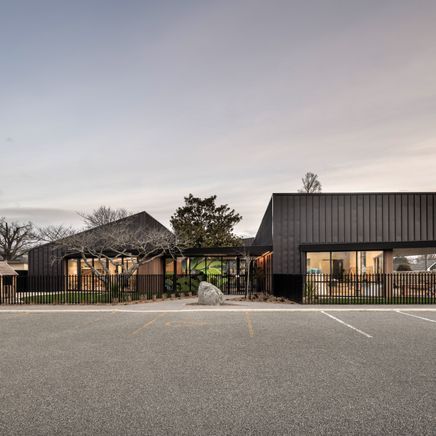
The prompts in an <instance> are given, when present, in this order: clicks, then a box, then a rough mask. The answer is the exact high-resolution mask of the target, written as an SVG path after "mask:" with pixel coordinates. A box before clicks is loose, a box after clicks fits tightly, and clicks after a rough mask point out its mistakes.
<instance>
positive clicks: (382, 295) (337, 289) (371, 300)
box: [303, 272, 436, 304]
mask: <svg viewBox="0 0 436 436" xmlns="http://www.w3.org/2000/svg"><path fill="white" fill-rule="evenodd" d="M303 302H304V303H306V304H436V274H435V273H410V272H405V273H393V274H341V275H331V274H307V275H306V276H305V280H304V285H303Z"/></svg>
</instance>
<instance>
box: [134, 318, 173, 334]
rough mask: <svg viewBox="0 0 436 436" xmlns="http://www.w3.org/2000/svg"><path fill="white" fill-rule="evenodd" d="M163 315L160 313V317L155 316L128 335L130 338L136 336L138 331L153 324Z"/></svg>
mask: <svg viewBox="0 0 436 436" xmlns="http://www.w3.org/2000/svg"><path fill="white" fill-rule="evenodd" d="M164 315H165V313H161V314H160V315H158V316H156V318H153V319H152V320H151V321H148V322H146V323H145V324H144V325H143V326H141V327H139V328H138V329H136V330H134V331H133V332H132V333H130V336H134V335H136V334H138V333H139V332H140V331H142V330H144V329H145V328H147V327H148V326H150V325H152V324H154V323H155V322H156V321H157V320H158V319H159V318H162V317H163V316H164Z"/></svg>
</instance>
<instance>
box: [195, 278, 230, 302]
mask: <svg viewBox="0 0 436 436" xmlns="http://www.w3.org/2000/svg"><path fill="white" fill-rule="evenodd" d="M198 304H204V305H207V306H219V305H220V304H224V294H223V293H222V292H221V291H220V290H219V289H218V288H217V287H216V286H214V285H212V283H209V282H200V286H199V287H198Z"/></svg>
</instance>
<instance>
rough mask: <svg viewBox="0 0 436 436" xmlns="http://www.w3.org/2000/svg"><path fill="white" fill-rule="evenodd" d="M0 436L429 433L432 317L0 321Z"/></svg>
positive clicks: (34, 317) (180, 315) (82, 315)
mask: <svg viewBox="0 0 436 436" xmlns="http://www.w3.org/2000/svg"><path fill="white" fill-rule="evenodd" d="M0 346H1V356H2V357H1V366H0V404H1V414H0V433H1V434H7V435H9V434H13V435H15V434H22V435H30V434H33V435H43V434H44V435H46V434H59V435H62V434H96V435H100V434H101V435H103V434H105V435H108V434H110V435H112V434H113V435H119V434H129V435H139V434H157V435H172V434H174V435H175V434H178V435H193V434H201V435H224V434H226V435H229V434H235V435H236V434H253V435H266V434H268V435H269V434H278V435H285V434H344V435H345V434H346V435H350V434H404V435H406V434H407V435H410V434H420V435H423V434H428V435H430V434H433V435H434V434H436V375H435V363H436V312H435V311H431V310H428V311H425V310H420V311H419V312H417V311H412V310H411V311H408V310H407V308H401V309H399V311H389V312H387V311H381V312H365V311H340V312H337V311H332V310H329V308H324V309H322V310H319V311H310V312H307V311H300V312H298V311H295V312H280V311H278V312H255V311H248V310H247V311H244V310H243V308H241V310H239V311H234V312H229V311H221V312H204V311H195V312H178V311H173V312H170V311H163V312H160V313H158V312H117V311H115V310H114V311H106V312H89V313H87V312H77V313H72V312H53V313H49V312H42V313H39V312H21V313H19V312H0Z"/></svg>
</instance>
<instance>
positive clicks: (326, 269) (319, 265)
mask: <svg viewBox="0 0 436 436" xmlns="http://www.w3.org/2000/svg"><path fill="white" fill-rule="evenodd" d="M306 264H307V272H308V273H309V274H330V252H329V251H326V252H320V253H315V252H314V253H307V257H306Z"/></svg>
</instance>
